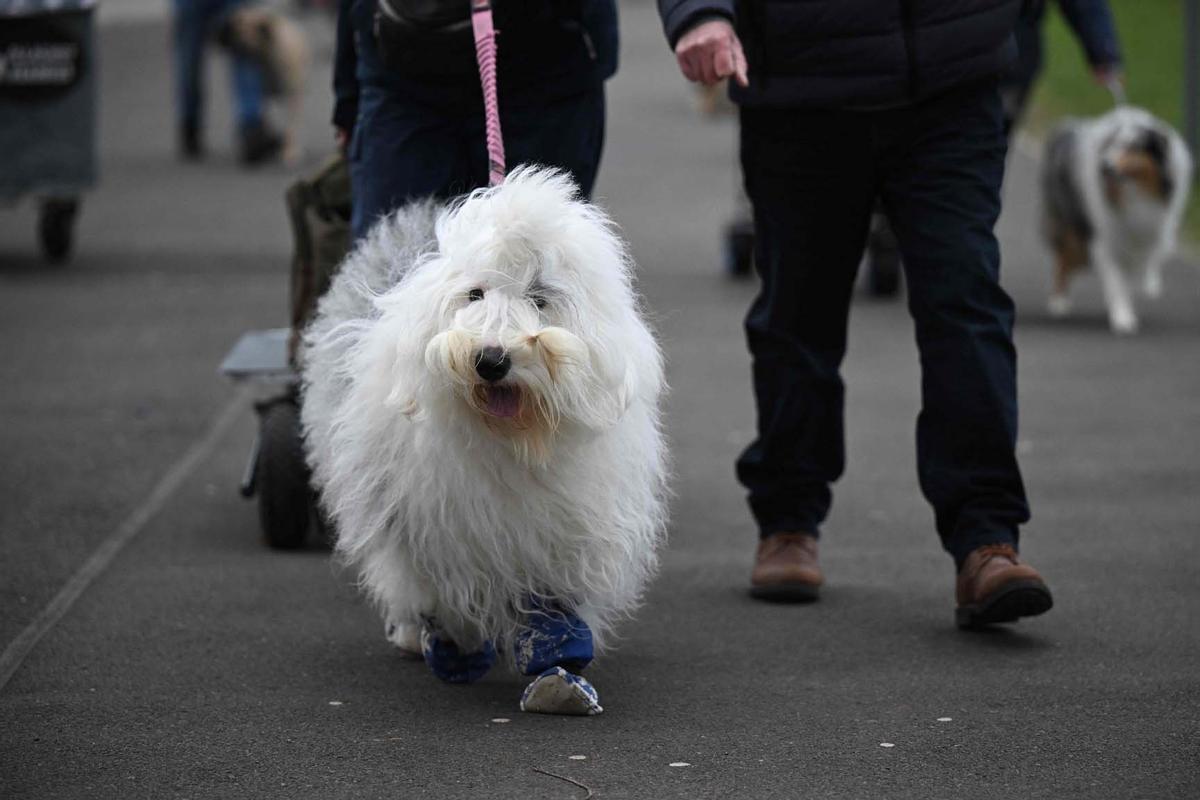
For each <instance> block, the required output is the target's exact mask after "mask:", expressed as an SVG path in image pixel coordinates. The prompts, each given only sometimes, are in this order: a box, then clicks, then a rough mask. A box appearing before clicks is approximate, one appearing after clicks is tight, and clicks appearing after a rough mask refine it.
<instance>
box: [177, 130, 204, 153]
mask: <svg viewBox="0 0 1200 800" xmlns="http://www.w3.org/2000/svg"><path fill="white" fill-rule="evenodd" d="M179 157H180V158H182V159H183V160H184V161H199V160H200V159H202V158H204V142H203V141H201V139H200V126H199V125H197V124H196V123H194V122H185V123H183V125H181V126H180V128H179Z"/></svg>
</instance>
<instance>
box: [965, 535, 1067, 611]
mask: <svg viewBox="0 0 1200 800" xmlns="http://www.w3.org/2000/svg"><path fill="white" fill-rule="evenodd" d="M955 595H956V599H957V602H958V607H957V608H956V609H955V611H954V619H955V622H957V623H958V627H960V628H983V627H986V626H988V625H996V624H999V623H1003V622H1016V621H1017V620H1018V619H1020V618H1021V617H1035V616H1037V615H1038V614H1043V613H1045V612H1047V611H1049V610H1050V607H1051V606H1052V605H1054V599H1053V598H1052V597H1051V596H1050V589H1048V588H1047V587H1046V582H1045V581H1044V580H1042V576H1041V575H1039V574H1038V571H1037V570H1036V569H1034V568H1033V567H1031V566H1029V565H1028V564H1022V563H1021V561H1020V559H1019V558H1017V551H1016V550H1014V549H1013V548H1012V546H1011V545H1007V544H989V545H985V546H983V547H980V548H979V549H978V550H975V551H974V552H973V553H971V555H969V556H967V560H966V561H964V562H963V565H962V569H960V570H959V571H958V582H957V584H956V586H955Z"/></svg>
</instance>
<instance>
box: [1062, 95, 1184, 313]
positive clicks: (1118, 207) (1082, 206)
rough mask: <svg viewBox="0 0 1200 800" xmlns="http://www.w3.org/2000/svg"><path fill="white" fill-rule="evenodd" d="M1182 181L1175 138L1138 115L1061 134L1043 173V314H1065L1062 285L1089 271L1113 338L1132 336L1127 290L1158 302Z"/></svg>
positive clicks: (1132, 112) (1075, 124)
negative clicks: (1049, 280) (1048, 288)
mask: <svg viewBox="0 0 1200 800" xmlns="http://www.w3.org/2000/svg"><path fill="white" fill-rule="evenodd" d="M1191 175H1192V161H1191V157H1190V156H1189V155H1188V151H1187V147H1186V146H1185V145H1184V143H1183V139H1182V138H1181V137H1180V136H1179V134H1178V133H1176V132H1175V130H1174V129H1173V128H1171V126H1169V125H1167V123H1165V122H1163V121H1162V120H1160V119H1157V118H1156V117H1154V116H1152V115H1150V114H1149V113H1147V112H1145V111H1143V110H1141V109H1138V108H1130V107H1127V106H1123V107H1120V108H1117V109H1116V110H1114V111H1110V112H1109V113H1107V114H1105V115H1104V116H1101V117H1097V118H1096V119H1090V120H1068V121H1067V122H1065V123H1063V124H1062V125H1060V126H1059V127H1058V129H1056V131H1055V132H1054V134H1053V135H1052V136H1051V138H1050V140H1049V142H1047V144H1046V157H1045V159H1044V161H1043V164H1042V191H1043V198H1044V212H1045V219H1044V226H1043V227H1044V232H1045V234H1046V238H1047V240H1048V241H1049V243H1050V245H1051V246H1052V247H1053V248H1054V251H1055V256H1056V261H1057V264H1056V268H1055V275H1054V290H1053V294H1052V295H1051V297H1050V304H1049V305H1050V311H1051V313H1052V314H1054V315H1056V316H1063V315H1065V314H1067V313H1068V312H1069V311H1070V307H1071V304H1070V298H1069V296H1068V294H1067V292H1068V289H1069V286H1070V279H1071V276H1072V274H1073V273H1074V272H1076V271H1077V270H1079V269H1082V268H1084V267H1087V266H1091V267H1093V268H1095V270H1096V272H1097V274H1098V275H1099V276H1100V282H1101V286H1102V288H1103V289H1104V299H1105V302H1106V303H1107V305H1108V316H1109V323H1110V325H1111V327H1112V329H1113V331H1115V332H1117V333H1133V332H1134V331H1136V330H1137V325H1138V320H1137V314H1136V312H1135V311H1134V307H1133V292H1132V291H1131V289H1130V285H1129V284H1130V281H1132V280H1135V279H1138V280H1140V282H1141V286H1142V291H1143V292H1144V293H1145V294H1146V296H1148V297H1158V296H1159V295H1160V294H1161V293H1162V265H1163V261H1165V260H1166V258H1167V256H1169V255H1170V254H1171V252H1172V251H1173V250H1174V249H1175V240H1176V235H1177V234H1178V231H1179V222H1180V219H1181V218H1182V216H1183V211H1184V208H1185V207H1186V205H1187V197H1188V187H1189V185H1190V183H1191Z"/></svg>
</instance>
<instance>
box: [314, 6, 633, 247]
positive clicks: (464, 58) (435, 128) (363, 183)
mask: <svg viewBox="0 0 1200 800" xmlns="http://www.w3.org/2000/svg"><path fill="white" fill-rule="evenodd" d="M390 2H392V3H394V4H397V5H401V6H402V5H403V4H404V3H403V0H390ZM460 5H462V6H464V7H466V5H467V4H465V3H462V4H460ZM493 6H494V15H495V25H496V29H497V30H498V31H499V36H498V38H497V57H498V61H497V75H498V77H497V83H498V94H499V105H500V119H501V125H502V128H503V132H504V145H505V150H506V153H505V156H506V160H507V162H508V167H509V168H510V169H511V168H513V167H515V166H517V165H518V164H523V163H536V164H540V165H543V166H551V167H558V168H560V169H563V170H565V171H567V172H569V173H570V174H571V175H572V177H573V178H574V179H575V181H576V183H577V184H578V185H579V188H580V190H581V192H582V193H583V195H584V196H585V197H590V196H591V192H592V188H593V185H594V183H595V179H596V172H597V169H598V168H599V164H600V155H601V151H602V150H603V146H604V121H605V103H604V81H605V80H607V79H608V78H609V77H611V76H612V75H613V74H614V73H615V72H616V68H617V10H616V4H615V2H614V0H495V2H494V3H493ZM376 7H377V3H376V0H341V2H340V5H339V15H338V36H337V52H336V55H335V62H334V94H335V97H336V104H335V108H334V115H333V123H334V126H335V128H336V129H337V131H338V136H339V139H340V141H341V142H343V143H345V144H346V145H347V154H348V157H349V160H350V169H351V177H352V184H353V194H354V211H353V223H352V226H353V235H354V238H355V239H358V238H360V237H361V236H362V235H363V234H364V233H365V232H366V231H367V230H368V229H369V228H370V226H371V225H372V223H374V222H375V221H376V220H377V219H378V218H379V217H380V216H381V215H383V214H386V213H387V212H389V211H392V210H394V209H396V208H398V207H399V206H401V205H403V204H404V203H407V202H409V201H412V200H414V199H418V198H425V197H436V198H450V197H453V196H455V195H459V194H462V193H464V192H468V191H470V190H472V189H475V188H478V187H481V186H486V185H487V181H488V169H487V149H486V141H485V136H484V108H483V94H482V90H481V88H480V82H479V73H478V71H477V68H476V65H475V61H474V49H473V45H471V44H470V39H469V36H470V31H469V26H468V28H467V36H468V39H467V44H466V45H465V47H463V48H457V47H455V48H447V47H446V46H445V44H444V43H443V44H441V45H438V44H432V42H433V41H435V39H434V38H432V37H430V41H431V45H430V49H429V50H428V51H427V52H422V48H421V47H420V46H416V47H414V48H411V49H409V50H407V51H406V52H403V53H399V54H392V55H389V54H388V53H387V52H386V42H385V43H384V48H383V49H382V50H381V47H380V42H378V41H377V40H376V37H375V25H374V18H375V13H376ZM448 52H451V55H453V56H454V57H447V53H448ZM385 57H386V59H385Z"/></svg>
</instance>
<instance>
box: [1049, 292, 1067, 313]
mask: <svg viewBox="0 0 1200 800" xmlns="http://www.w3.org/2000/svg"><path fill="white" fill-rule="evenodd" d="M1046 310H1047V311H1049V312H1050V316H1052V317H1059V318H1061V317H1065V316H1067V315H1068V314H1070V313H1071V298H1069V297H1067V296H1066V295H1065V294H1052V295H1050V299H1049V300H1047V301H1046Z"/></svg>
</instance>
